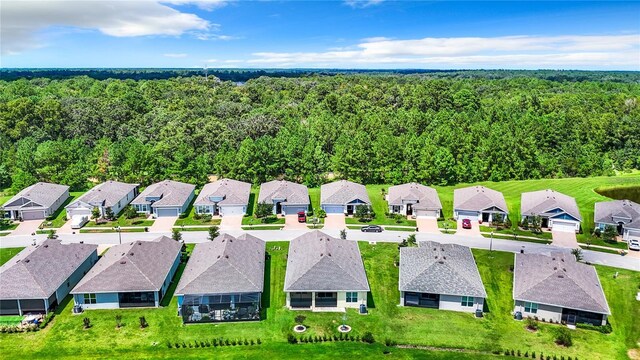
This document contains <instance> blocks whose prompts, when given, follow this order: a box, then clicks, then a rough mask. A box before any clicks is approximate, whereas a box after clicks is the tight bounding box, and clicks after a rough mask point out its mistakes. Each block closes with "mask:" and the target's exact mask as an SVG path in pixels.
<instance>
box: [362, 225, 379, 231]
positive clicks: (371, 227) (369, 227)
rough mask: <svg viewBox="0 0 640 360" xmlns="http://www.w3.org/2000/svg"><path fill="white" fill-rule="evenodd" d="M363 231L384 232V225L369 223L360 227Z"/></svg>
mask: <svg viewBox="0 0 640 360" xmlns="http://www.w3.org/2000/svg"><path fill="white" fill-rule="evenodd" d="M360 231H362V232H382V226H378V225H367V226H363V227H361V228H360Z"/></svg>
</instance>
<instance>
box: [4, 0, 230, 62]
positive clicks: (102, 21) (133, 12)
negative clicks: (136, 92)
mask: <svg viewBox="0 0 640 360" xmlns="http://www.w3.org/2000/svg"><path fill="white" fill-rule="evenodd" d="M178 2H180V3H182V4H185V3H187V1H178ZM173 3H175V1H174V2H173ZM189 3H194V4H196V5H198V4H200V3H206V4H208V5H209V6H214V5H215V6H218V7H219V6H222V4H223V3H224V2H223V1H196V2H191V1H189ZM198 6H200V5H198ZM0 16H1V19H0V20H1V21H0V36H1V39H2V45H1V46H2V54H17V53H20V52H22V51H24V50H27V49H30V48H36V47H41V46H44V44H43V41H42V38H41V37H40V36H39V35H40V33H41V32H42V31H43V30H46V29H49V28H51V27H62V28H81V29H89V30H97V31H100V32H101V33H103V34H105V35H109V36H114V37H134V36H150V35H161V36H180V35H183V34H195V33H197V34H200V36H202V34H208V33H209V32H211V31H217V30H218V29H219V26H218V25H217V24H212V23H210V22H209V21H207V20H205V19H202V18H201V17H199V16H197V15H195V14H189V13H184V12H181V11H178V10H176V9H174V8H172V7H170V6H168V5H166V4H165V3H161V2H158V1H152V0H135V1H132V0H129V1H124V0H107V1H91V0H85V1H68V0H36V1H32V0H24V1H16V0H3V1H2V12H1V15H0ZM217 36H218V37H220V36H224V35H217Z"/></svg>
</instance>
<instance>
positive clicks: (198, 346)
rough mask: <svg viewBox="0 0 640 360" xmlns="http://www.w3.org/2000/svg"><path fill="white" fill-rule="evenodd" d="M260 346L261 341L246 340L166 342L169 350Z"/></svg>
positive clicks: (220, 339)
mask: <svg viewBox="0 0 640 360" xmlns="http://www.w3.org/2000/svg"><path fill="white" fill-rule="evenodd" d="M256 344H258V345H260V344H262V340H260V339H257V340H253V339H251V340H248V339H242V340H236V339H233V340H229V339H223V338H219V339H212V340H211V341H209V340H205V341H202V340H200V341H198V340H195V341H194V342H193V343H192V342H188V343H186V342H184V341H183V342H182V344H180V343H177V342H176V343H174V344H172V343H171V342H167V348H169V349H180V348H182V349H186V348H189V349H194V348H195V349H204V348H208V347H211V346H213V347H218V346H230V345H232V346H251V345H256Z"/></svg>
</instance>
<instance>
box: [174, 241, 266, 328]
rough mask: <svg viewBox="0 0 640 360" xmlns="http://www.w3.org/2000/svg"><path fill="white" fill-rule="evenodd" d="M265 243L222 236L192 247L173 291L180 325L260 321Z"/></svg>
mask: <svg viewBox="0 0 640 360" xmlns="http://www.w3.org/2000/svg"><path fill="white" fill-rule="evenodd" d="M264 266H265V242H264V241H262V240H260V239H258V238H256V237H255V236H251V235H248V234H243V235H241V236H239V237H238V238H235V237H233V236H231V235H228V234H224V235H221V236H218V237H217V238H215V239H214V240H213V241H209V242H205V243H200V244H196V246H195V248H194V249H193V252H192V254H191V257H190V259H189V262H188V263H187V267H186V268H185V270H184V272H183V273H182V278H181V279H180V282H179V283H178V287H177V288H176V296H177V297H178V314H179V315H180V316H181V317H182V321H183V322H184V323H203V322H222V321H248V320H260V310H261V297H262V291H263V288H264Z"/></svg>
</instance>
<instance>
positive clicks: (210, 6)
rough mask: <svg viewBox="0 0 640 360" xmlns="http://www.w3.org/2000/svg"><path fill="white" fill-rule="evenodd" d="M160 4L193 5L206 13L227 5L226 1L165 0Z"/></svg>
mask: <svg viewBox="0 0 640 360" xmlns="http://www.w3.org/2000/svg"><path fill="white" fill-rule="evenodd" d="M162 2H163V3H167V4H172V5H195V6H197V7H199V8H200V9H202V10H207V11H213V10H215V9H219V8H221V7H224V6H226V5H227V4H228V3H229V1H227V0H193V1H191V0H167V1H162Z"/></svg>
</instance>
